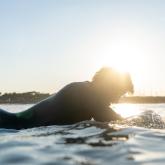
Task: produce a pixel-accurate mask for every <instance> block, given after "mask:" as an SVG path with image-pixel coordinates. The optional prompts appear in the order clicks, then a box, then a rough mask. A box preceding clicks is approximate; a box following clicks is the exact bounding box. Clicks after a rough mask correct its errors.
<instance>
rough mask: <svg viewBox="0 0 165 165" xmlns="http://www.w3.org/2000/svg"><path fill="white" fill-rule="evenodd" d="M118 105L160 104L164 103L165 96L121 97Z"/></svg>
mask: <svg viewBox="0 0 165 165" xmlns="http://www.w3.org/2000/svg"><path fill="white" fill-rule="evenodd" d="M119 103H132V104H136V103H137V104H147V103H148V104H152V103H153V104H161V103H165V96H130V97H122V98H121V99H120V100H119Z"/></svg>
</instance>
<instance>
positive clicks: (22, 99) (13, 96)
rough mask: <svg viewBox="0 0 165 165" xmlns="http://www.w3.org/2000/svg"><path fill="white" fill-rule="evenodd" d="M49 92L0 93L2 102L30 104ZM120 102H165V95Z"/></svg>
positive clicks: (130, 98)
mask: <svg viewBox="0 0 165 165" xmlns="http://www.w3.org/2000/svg"><path fill="white" fill-rule="evenodd" d="M49 96H50V94H49V93H40V92H35V91H32V92H25V93H15V92H14V93H4V94H2V93H0V103H1V104H5V103H8V104H9V103H11V104H12V103H13V104H14V103H19V104H28V103H36V102H39V101H41V100H43V99H45V98H47V97H49ZM119 102H120V103H165V96H132V97H122V98H121V99H120V101H119Z"/></svg>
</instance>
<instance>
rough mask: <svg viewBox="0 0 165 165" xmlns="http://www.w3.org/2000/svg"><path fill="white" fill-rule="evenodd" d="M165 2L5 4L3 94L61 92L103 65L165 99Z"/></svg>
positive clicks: (0, 54)
mask: <svg viewBox="0 0 165 165" xmlns="http://www.w3.org/2000/svg"><path fill="white" fill-rule="evenodd" d="M164 63H165V1H164V0H7V1H5V0H0V75H1V78H0V92H13V91H16V92H24V91H25V92H26V91H32V90H36V91H40V92H50V93H53V92H56V91H57V90H59V89H60V88H61V87H62V86H64V85H66V84H67V83H70V82H73V81H84V80H90V79H91V77H92V76H93V74H94V73H95V71H97V70H98V69H99V68H100V67H102V66H105V65H106V66H114V67H116V68H119V69H123V68H124V69H125V70H128V71H129V72H130V73H131V75H132V78H133V81H134V84H135V91H136V93H135V94H145V95H150V94H154V95H156V94H158V95H165V76H164V72H165V64H164Z"/></svg>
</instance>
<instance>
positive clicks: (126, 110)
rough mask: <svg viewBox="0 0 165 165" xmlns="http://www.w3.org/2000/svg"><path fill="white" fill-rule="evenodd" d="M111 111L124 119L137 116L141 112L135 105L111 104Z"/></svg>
mask: <svg viewBox="0 0 165 165" xmlns="http://www.w3.org/2000/svg"><path fill="white" fill-rule="evenodd" d="M112 109H114V110H115V111H116V112H117V113H118V114H120V115H121V116H122V117H124V118H126V117H130V116H135V115H138V114H139V113H140V112H141V111H140V107H139V105H137V104H127V103H123V104H113V105H112Z"/></svg>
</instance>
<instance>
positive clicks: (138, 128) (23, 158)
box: [0, 104, 165, 165]
mask: <svg viewBox="0 0 165 165" xmlns="http://www.w3.org/2000/svg"><path fill="white" fill-rule="evenodd" d="M30 106H32V105H30V104H28V105H16V104H13V105H3V104H1V105H0V108H2V109H6V110H8V111H10V112H18V111H22V110H25V109H27V108H28V107H30ZM112 107H113V108H114V109H115V110H116V111H117V112H118V113H120V114H121V115H122V116H123V117H125V120H124V121H122V122H112V123H100V122H95V121H84V122H80V123H77V124H74V125H66V126H48V127H39V128H32V129H26V130H20V131H18V130H9V129H0V165H8V164H16V165H18V164H20V165H33V164H34V165H42V164H45V165H109V164H114V165H129V164H133V165H134V164H145V165H152V164H162V165H164V164H165V122H164V121H165V104H118V105H112Z"/></svg>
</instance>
